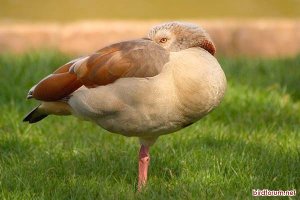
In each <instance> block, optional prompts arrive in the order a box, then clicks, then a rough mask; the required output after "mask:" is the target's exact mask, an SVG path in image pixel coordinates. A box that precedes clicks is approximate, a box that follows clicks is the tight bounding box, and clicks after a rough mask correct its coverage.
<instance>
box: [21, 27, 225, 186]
mask: <svg viewBox="0 0 300 200" xmlns="http://www.w3.org/2000/svg"><path fill="white" fill-rule="evenodd" d="M214 54H215V46H214V44H213V42H212V40H211V39H210V37H209V35H208V34H207V33H206V32H205V31H204V30H203V29H202V28H200V27H199V26H197V25H194V24H190V23H180V22H169V23H165V24H161V25H158V26H155V27H153V28H152V29H151V30H150V32H149V34H148V37H147V38H142V39H137V40H131V41H125V42H120V43H116V44H112V45H110V46H107V47H104V48H103V49H100V50H99V51H97V52H95V53H92V54H90V55H89V56H85V57H81V58H78V59H75V60H72V61H70V62H69V63H67V64H65V65H63V66H62V67H60V68H58V69H57V70H56V71H54V72H53V73H52V74H51V75H49V76H47V77H45V78H44V79H42V80H41V81H40V82H39V83H38V84H37V85H35V86H34V87H33V88H32V89H31V90H30V91H29V93H28V97H27V98H34V99H36V100H40V101H41V103H40V105H39V106H37V107H36V108H35V109H33V110H32V111H31V112H30V113H29V114H28V115H27V116H26V117H25V118H24V121H28V122H29V123H35V122H38V121H40V120H42V119H43V118H45V117H46V116H47V115H50V114H54V115H74V116H76V117H79V118H83V119H86V120H89V121H93V122H95V123H96V124H98V125H99V126H101V127H102V128H104V129H106V130H108V131H110V132H112V133H118V134H121V135H124V136H129V137H130V136H136V137H138V138H139V140H140V144H141V148H140V152H139V174H138V190H141V189H142V187H143V186H144V185H145V184H146V181H147V171H148V165H149V161H150V155H149V147H150V146H151V145H152V144H153V143H154V142H155V141H156V139H157V138H158V137H159V136H160V135H164V134H168V133H172V132H175V131H177V130H179V129H182V128H184V127H186V126H188V125H190V124H192V123H194V122H196V121H197V120H199V119H200V118H202V117H203V116H205V115H206V114H208V113H209V112H210V111H212V110H213V108H215V107H216V106H218V105H219V103H220V102H221V100H222V98H223V96H224V93H225V90H226V78H225V75H224V72H223V70H222V68H221V67H220V65H219V63H218V61H217V60H216V59H215V57H214V56H213V55H214Z"/></svg>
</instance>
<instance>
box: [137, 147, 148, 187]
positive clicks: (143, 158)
mask: <svg viewBox="0 0 300 200" xmlns="http://www.w3.org/2000/svg"><path fill="white" fill-rule="evenodd" d="M149 163H150V154H149V147H148V146H144V145H141V149H140V153H139V181H138V191H139V192H140V191H141V190H142V188H143V186H145V185H146V182H147V173H148V166H149Z"/></svg>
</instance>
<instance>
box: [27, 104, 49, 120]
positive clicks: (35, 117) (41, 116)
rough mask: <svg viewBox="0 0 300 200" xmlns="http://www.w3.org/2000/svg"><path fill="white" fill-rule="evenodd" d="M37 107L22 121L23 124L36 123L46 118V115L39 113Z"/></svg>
mask: <svg viewBox="0 0 300 200" xmlns="http://www.w3.org/2000/svg"><path fill="white" fill-rule="evenodd" d="M39 107H40V105H39V106H37V107H35V108H34V109H33V110H32V111H30V112H29V113H28V114H27V115H26V116H25V117H24V119H23V122H29V123H30V124H32V123H36V122H38V121H41V120H42V119H44V118H45V117H47V116H48V115H47V114H45V113H43V112H40V110H39Z"/></svg>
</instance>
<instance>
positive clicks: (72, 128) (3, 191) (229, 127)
mask: <svg viewBox="0 0 300 200" xmlns="http://www.w3.org/2000/svg"><path fill="white" fill-rule="evenodd" d="M70 58H71V56H66V55H63V54H60V53H57V52H39V53H37V52H35V53H34V52H33V53H30V54H25V55H19V56H16V55H10V54H2V55H0V74H1V78H0V113H1V114H0V199H24V200H28V199H133V198H134V199H251V198H252V197H251V191H252V189H264V188H267V189H272V190H279V189H281V190H288V189H297V192H298V198H299V193H300V82H299V81H300V79H299V77H300V56H298V57H296V58H285V59H257V58H255V59H248V58H220V60H219V61H220V63H221V65H222V66H223V68H224V70H225V73H226V75H227V78H228V90H227V93H226V97H225V99H224V101H223V103H222V104H221V106H220V107H219V108H217V109H216V110H215V111H214V112H212V113H211V114H210V115H208V116H207V117H205V118H204V119H203V120H201V121H199V122H197V123H195V124H193V125H192V126H190V127H188V128H185V129H183V130H181V131H179V132H176V133H174V134H171V135H166V136H162V137H161V138H160V139H159V140H158V141H157V143H156V144H155V145H154V146H153V147H152V149H151V156H152V157H151V166H150V171H149V176H150V177H149V182H148V186H147V188H145V190H144V191H143V192H142V193H136V184H137V156H138V155H137V154H138V149H139V145H138V141H137V139H136V138H125V137H123V136H119V135H114V134H110V133H108V132H107V131H105V130H103V129H101V128H99V127H96V126H94V125H93V124H91V123H88V122H83V121H80V120H78V119H76V118H73V117H55V116H50V117H47V118H46V119H45V120H43V121H41V122H40V123H37V124H34V125H29V124H26V123H22V117H23V116H24V115H25V114H26V112H27V111H29V110H30V109H31V108H32V107H33V106H34V105H36V104H37V102H34V101H29V100H26V98H25V97H26V93H27V91H28V89H29V88H30V87H31V86H32V85H33V84H34V83H36V81H38V80H40V79H41V78H42V77H43V76H45V75H46V74H48V73H49V72H51V71H53V70H54V69H55V68H56V67H57V66H59V65H60V64H62V63H64V62H66V61H68V59H70ZM296 198H297V197H295V198H294V199H296ZM276 199H280V198H276ZM285 199H287V198H285Z"/></svg>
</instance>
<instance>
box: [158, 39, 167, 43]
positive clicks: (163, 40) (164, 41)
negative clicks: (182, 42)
mask: <svg viewBox="0 0 300 200" xmlns="http://www.w3.org/2000/svg"><path fill="white" fill-rule="evenodd" d="M167 41H168V39H167V38H161V39H160V40H159V42H160V43H166V42H167Z"/></svg>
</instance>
